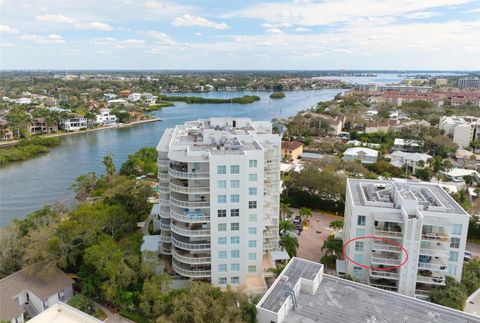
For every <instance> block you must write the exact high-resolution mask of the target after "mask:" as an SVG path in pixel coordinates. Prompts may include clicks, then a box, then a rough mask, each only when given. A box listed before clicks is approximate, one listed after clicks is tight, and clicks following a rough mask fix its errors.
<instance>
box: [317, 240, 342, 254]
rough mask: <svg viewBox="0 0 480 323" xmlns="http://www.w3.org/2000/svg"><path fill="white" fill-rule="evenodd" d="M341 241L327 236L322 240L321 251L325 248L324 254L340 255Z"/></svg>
mask: <svg viewBox="0 0 480 323" xmlns="http://www.w3.org/2000/svg"><path fill="white" fill-rule="evenodd" d="M342 248H343V242H342V240H336V239H333V238H332V237H329V238H328V239H327V240H325V241H324V242H323V246H322V251H324V250H325V255H326V256H331V255H337V256H338V255H340V254H341V253H342Z"/></svg>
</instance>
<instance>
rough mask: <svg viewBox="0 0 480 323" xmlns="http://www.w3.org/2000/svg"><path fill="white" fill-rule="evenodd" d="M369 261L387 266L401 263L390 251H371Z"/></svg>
mask: <svg viewBox="0 0 480 323" xmlns="http://www.w3.org/2000/svg"><path fill="white" fill-rule="evenodd" d="M371 263H372V264H373V263H376V264H382V265H388V266H399V265H400V264H401V263H402V259H400V258H399V257H398V255H394V254H390V253H378V252H372V259H371Z"/></svg>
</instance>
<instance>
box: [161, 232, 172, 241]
mask: <svg viewBox="0 0 480 323" xmlns="http://www.w3.org/2000/svg"><path fill="white" fill-rule="evenodd" d="M160 241H162V242H166V243H171V242H172V236H170V235H164V234H161V235H160Z"/></svg>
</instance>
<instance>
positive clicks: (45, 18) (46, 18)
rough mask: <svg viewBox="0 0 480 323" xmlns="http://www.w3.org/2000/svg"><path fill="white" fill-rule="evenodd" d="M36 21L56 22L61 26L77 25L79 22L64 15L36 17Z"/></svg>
mask: <svg viewBox="0 0 480 323" xmlns="http://www.w3.org/2000/svg"><path fill="white" fill-rule="evenodd" d="M35 19H36V20H38V21H44V22H54V23H59V24H71V25H72V24H76V23H77V20H76V19H75V18H71V17H67V16H64V15H41V16H35Z"/></svg>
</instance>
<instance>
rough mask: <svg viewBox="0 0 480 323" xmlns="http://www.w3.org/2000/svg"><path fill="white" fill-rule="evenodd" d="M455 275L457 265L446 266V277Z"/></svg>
mask: <svg viewBox="0 0 480 323" xmlns="http://www.w3.org/2000/svg"><path fill="white" fill-rule="evenodd" d="M456 275H457V265H448V276H452V277H455V276H456Z"/></svg>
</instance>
